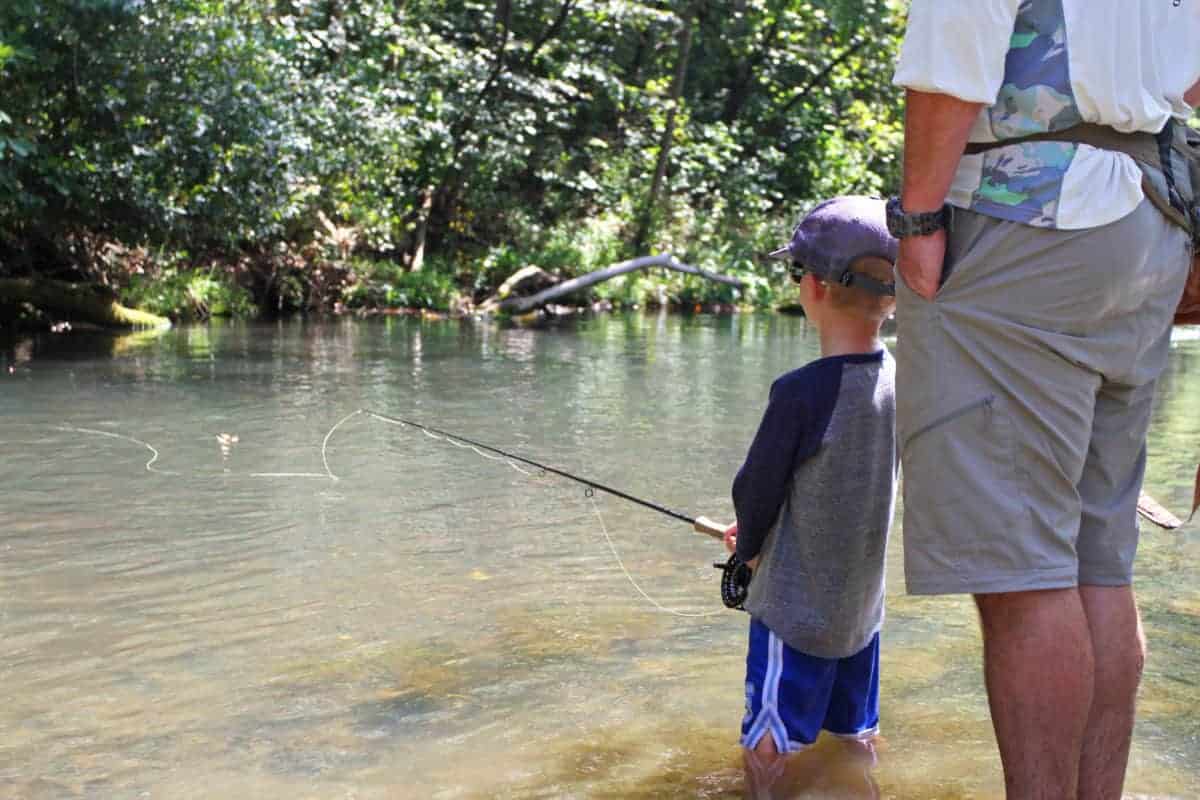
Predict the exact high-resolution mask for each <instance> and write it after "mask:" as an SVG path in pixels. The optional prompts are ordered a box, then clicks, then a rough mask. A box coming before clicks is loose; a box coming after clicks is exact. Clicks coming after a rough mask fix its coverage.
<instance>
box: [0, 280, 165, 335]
mask: <svg viewBox="0 0 1200 800" xmlns="http://www.w3.org/2000/svg"><path fill="white" fill-rule="evenodd" d="M0 302H3V303H29V304H30V305H32V306H35V307H36V308H39V309H43V310H46V311H51V312H54V313H57V314H61V315H63V316H64V317H66V318H67V320H68V321H70V320H72V319H74V320H78V321H82V322H90V323H92V324H95V325H103V326H105V327H108V328H169V327H171V320H169V319H167V318H166V317H160V316H158V315H157V314H150V313H148V312H145V311H138V310H137V309H133V308H126V307H125V306H123V305H121V304H120V303H118V302H117V301H116V300H114V299H113V298H112V297H110V296H108V295H106V294H101V293H97V292H96V290H95V289H94V287H91V286H84V285H80V284H74V283H63V282H61V281H35V280H33V279H31V278H0Z"/></svg>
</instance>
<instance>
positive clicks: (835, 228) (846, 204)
mask: <svg viewBox="0 0 1200 800" xmlns="http://www.w3.org/2000/svg"><path fill="white" fill-rule="evenodd" d="M899 249H900V242H899V241H898V240H897V239H896V238H895V237H893V236H892V235H891V234H890V233H888V229H887V220H886V218H885V216H884V201H883V200H881V199H880V198H878V197H863V196H859V195H848V196H846V197H834V198H833V199H831V200H826V201H824V202H822V203H820V204H819V205H817V207H816V208H814V209H813V210H812V211H810V212H808V214H806V215H805V216H804V219H802V220H800V223H799V224H798V225H796V229H795V230H794V231H792V239H791V241H789V242H788V243H787V244H786V245H784V246H783V247H781V248H779V249H778V250H775V251H772V252H771V253H770V254H769V256H768V257H769V258H777V259H783V260H786V261H790V262H792V264H794V265H795V266H796V267H798V268H800V269H803V270H807V271H809V272H812V273H813V274H814V275H816V276H818V277H820V278H821V280H824V281H830V282H832V283H840V284H841V285H842V286H853V287H855V288H858V289H862V290H863V291H866V292H870V293H872V294H878V295H894V294H895V293H896V286H895V284H894V283H881V282H880V281H877V280H875V279H874V278H872V277H870V276H868V275H864V274H862V273H860V272H854V271H853V270H851V269H850V264H851V263H852V262H854V261H855V260H856V259H859V258H863V257H866V256H876V257H878V258H883V259H886V260H887V261H890V262H891V263H893V264H895V263H896V256H897V254H898V253H899Z"/></svg>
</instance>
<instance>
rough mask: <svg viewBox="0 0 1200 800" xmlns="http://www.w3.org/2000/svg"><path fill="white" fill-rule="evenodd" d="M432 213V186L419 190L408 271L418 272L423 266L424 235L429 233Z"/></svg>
mask: <svg viewBox="0 0 1200 800" xmlns="http://www.w3.org/2000/svg"><path fill="white" fill-rule="evenodd" d="M432 213H433V188H432V187H430V188H427V189H425V190H424V191H422V192H421V216H420V217H419V218H418V219H417V230H416V231H415V232H414V233H413V255H412V261H411V262H410V263H409V265H408V271H409V272H420V271H421V267H423V266H425V237H426V236H427V235H428V234H429V215H430V214H432Z"/></svg>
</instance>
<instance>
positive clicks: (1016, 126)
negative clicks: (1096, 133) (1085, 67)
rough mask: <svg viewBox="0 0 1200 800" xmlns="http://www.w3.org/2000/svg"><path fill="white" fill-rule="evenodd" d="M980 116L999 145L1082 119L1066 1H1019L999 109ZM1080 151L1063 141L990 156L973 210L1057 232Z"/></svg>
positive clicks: (1012, 147) (985, 160) (1008, 149)
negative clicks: (1069, 52) (1070, 58)
mask: <svg viewBox="0 0 1200 800" xmlns="http://www.w3.org/2000/svg"><path fill="white" fill-rule="evenodd" d="M983 114H984V115H986V119H987V121H988V123H989V125H990V127H991V131H992V135H993V136H994V137H995V138H996V139H997V140H998V141H1003V140H1005V139H1013V138H1017V137H1021V136H1028V135H1030V134H1034V133H1045V132H1047V131H1057V130H1062V129H1064V128H1069V127H1071V126H1072V125H1075V124H1077V123H1079V122H1081V121H1082V118H1081V117H1080V115H1079V109H1078V107H1077V106H1076V104H1075V95H1074V92H1073V91H1072V89H1071V73H1070V64H1069V62H1068V57H1067V39H1066V26H1065V24H1064V22H1063V8H1062V0H1022V2H1021V5H1020V8H1019V10H1018V12H1017V19H1016V24H1015V26H1014V29H1013V34H1012V39H1011V41H1010V44H1009V50H1008V55H1007V56H1006V57H1005V61H1004V82H1003V84H1002V85H1001V87H1000V92H999V94H998V95H997V98H996V102H995V104H993V105H992V106H991V107H990V108H987V109H984V111H983ZM1076 149H1077V148H1076V146H1075V145H1073V144H1069V143H1063V142H1030V143H1026V144H1014V145H1010V146H1008V147H1002V148H997V149H995V150H990V151H988V152H987V153H985V154H984V156H983V168H982V173H981V175H980V182H979V187H978V188H977V189H976V191H975V194H974V196H973V198H972V201H971V208H972V209H973V210H975V211H978V212H980V213H983V214H987V215H989V216H993V217H999V218H1001V219H1008V220H1013V221H1015V222H1022V223H1025V224H1027V225H1036V226H1039V227H1054V225H1055V221H1056V218H1057V216H1058V201H1059V195H1060V194H1061V192H1062V183H1063V178H1064V177H1065V176H1066V174H1067V168H1068V167H1070V166H1071V160H1072V159H1073V158H1074V157H1075V151H1076Z"/></svg>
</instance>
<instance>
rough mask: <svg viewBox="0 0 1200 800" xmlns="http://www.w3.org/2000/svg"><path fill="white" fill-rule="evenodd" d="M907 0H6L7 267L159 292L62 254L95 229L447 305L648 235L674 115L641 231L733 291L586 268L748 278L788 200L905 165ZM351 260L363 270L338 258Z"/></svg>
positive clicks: (356, 296) (259, 287)
mask: <svg viewBox="0 0 1200 800" xmlns="http://www.w3.org/2000/svg"><path fill="white" fill-rule="evenodd" d="M693 11H694V14H693V13H692V12H693ZM901 12H902V5H901V4H900V3H899V2H898V0H856V2H854V3H850V2H848V0H817V1H814V0H701V2H698V3H686V4H685V3H664V2H658V1H657V0H653V1H651V2H619V3H618V2H591V0H549V1H548V0H505V1H504V2H491V1H490V0H489V2H484V1H483V0H409V1H408V2H401V3H399V4H397V3H396V2H395V0H362V1H361V2H356V3H330V2H326V1H325V0H276V1H275V2H272V3H241V2H232V0H161V1H160V0H156V1H155V2H145V0H6V2H4V3H0V81H3V85H4V92H3V93H0V274H30V273H41V274H47V275H52V274H54V273H66V274H67V275H68V277H73V278H85V279H92V280H99V281H103V282H107V283H110V284H115V285H117V286H128V287H130V291H131V292H133V293H134V294H136V295H137V296H139V297H145V298H147V300H146V302H148V303H155V302H158V301H157V300H154V299H153V298H154V297H155V296H156V295H155V293H154V292H153V291H151V290H150V289H149V288H148V287H147V286H146V283H147V280H146V279H144V278H140V277H138V274H137V272H136V270H133V269H129V268H125V269H122V268H121V267H120V266H119V265H118V266H114V265H113V264H112V263H110V262H109V261H104V260H102V259H100V260H98V259H96V258H92V257H84V255H86V254H84V255H81V251H80V250H79V248H78V246H77V244H76V243H77V242H78V241H80V239H81V237H86V238H89V240H94V241H98V242H116V243H118V244H120V245H121V246H122V247H124V248H127V249H133V248H146V249H148V251H149V252H177V251H187V252H189V253H192V254H195V256H196V259H197V260H198V261H200V262H202V263H220V264H223V265H225V268H228V269H231V270H233V271H235V272H237V273H238V274H239V276H240V277H239V279H238V282H239V284H241V285H244V286H250V287H253V289H252V291H253V295H254V302H255V303H256V304H258V305H260V306H263V307H270V308H273V309H283V308H309V307H313V306H322V305H330V304H332V303H333V302H335V301H337V300H339V299H341V300H342V301H343V302H346V303H348V304H351V305H375V304H379V305H388V306H390V305H396V304H405V303H411V304H413V305H420V306H423V307H431V308H440V307H445V306H446V305H447V304H448V303H449V298H450V297H451V296H452V295H453V294H454V291H455V290H458V291H462V292H465V293H468V294H472V295H474V296H476V297H479V296H482V295H486V294H488V293H490V292H491V291H493V290H494V289H495V287H496V286H497V285H498V284H499V283H500V282H501V281H503V280H504V279H505V278H506V277H508V275H509V274H511V272H512V271H513V270H515V269H518V268H520V267H522V266H526V265H529V264H536V265H538V266H542V267H543V268H545V269H548V270H551V271H554V272H556V273H559V274H561V275H564V276H569V275H573V274H578V273H580V272H583V271H586V270H589V269H593V268H597V267H600V266H604V265H606V264H609V263H612V262H614V261H618V260H621V259H623V258H628V257H632V256H636V255H645V254H646V253H644V252H637V253H635V252H632V251H631V243H632V242H633V240H634V231H635V228H636V223H637V221H638V219H639V215H640V212H641V210H642V209H643V208H644V206H645V201H646V198H647V197H648V195H649V191H650V184H651V179H652V177H653V175H654V172H655V166H656V164H657V161H658V157H659V151H660V147H661V145H662V136H663V134H664V131H665V130H666V129H667V119H668V117H669V116H670V115H671V113H672V111H673V112H674V121H675V122H674V128H673V135H672V141H671V143H670V150H669V151H668V158H667V169H666V174H665V177H664V182H663V188H662V192H661V194H660V201H659V203H658V204H657V205H656V206H655V208H653V209H652V215H651V223H652V224H651V227H650V230H649V239H648V243H647V246H648V247H649V248H650V249H652V250H670V251H671V252H674V253H675V254H676V255H677V256H678V257H680V258H681V259H682V260H685V261H689V262H690V263H695V264H697V265H700V266H705V267H707V268H710V269H715V270H719V271H723V272H733V273H736V274H738V275H740V276H741V277H743V278H744V279H746V280H748V281H749V282H750V283H751V285H752V288H751V289H750V290H748V291H747V292H744V293H736V292H731V290H729V289H728V288H727V287H722V286H719V285H717V284H707V283H705V282H703V281H700V280H697V279H691V278H687V279H684V278H677V277H676V276H673V275H671V276H667V277H665V278H658V277H656V278H655V279H654V280H648V279H647V278H645V277H634V278H630V279H629V280H626V281H622V282H621V283H620V284H617V285H614V286H612V287H608V288H603V289H601V290H600V291H599V293H600V294H601V295H602V296H603V295H605V294H608V295H611V296H612V297H614V298H616V299H618V300H620V301H621V302H643V301H644V300H645V297H644V295H645V293H646V292H647V291H650V292H652V293H653V294H654V295H655V296H656V297H657V296H658V294H659V292H658V287H659V286H662V287H664V288H665V290H666V291H668V293H669V294H670V295H671V296H672V297H673V298H674V299H675V300H676V301H677V302H680V303H685V304H686V303H690V302H692V301H693V300H695V301H697V302H703V303H708V302H738V303H754V304H759V303H769V302H770V301H771V300H772V299H773V295H774V293H775V292H776V291H777V290H778V289H772V288H771V287H781V286H782V284H781V282H780V277H781V276H780V275H779V274H778V273H777V272H774V271H772V267H770V266H769V265H766V264H764V263H763V262H762V261H761V259H760V258H759V254H761V253H762V252H763V251H764V249H766V248H768V247H770V246H772V245H774V244H776V243H777V241H778V240H779V239H780V238H781V237H783V236H786V233H787V231H788V229H790V226H791V224H792V222H793V221H794V219H795V217H796V215H797V214H798V212H799V210H800V209H802V208H804V207H807V206H808V205H810V204H811V203H812V201H813V200H815V199H817V198H821V197H825V196H828V195H831V194H836V193H848V192H859V193H880V192H883V191H884V190H885V189H886V188H888V187H890V186H892V185H894V183H895V182H896V178H897V170H898V166H897V163H896V152H897V149H898V143H899V136H900V130H901V117H900V111H899V94H898V92H897V91H896V90H895V89H894V88H893V87H892V86H891V84H890V73H891V69H892V63H893V61H894V58H895V54H896V51H897V48H898V43H899V36H900V33H901V21H900V14H901ZM687 26H690V27H691V30H692V33H693V46H692V49H691V58H690V60H689V64H688V69H687V73H686V80H685V82H684V84H683V92H682V95H681V97H680V98H679V101H678V104H674V103H673V101H672V98H671V96H670V87H671V85H672V82H673V74H674V70H675V67H676V63H677V61H678V57H679V52H678V40H679V37H678V34H679V31H680V30H681V29H682V28H684V27H687ZM418 254H420V255H421V257H422V258H424V259H425V262H426V263H425V266H424V268H423V269H422V270H420V271H419V272H414V273H412V277H409V273H408V271H407V270H408V268H410V267H411V266H412V265H413V264H414V263H415V260H416V258H417V257H418ZM297 259H301V260H304V261H306V262H307V264H303V265H300V264H298V263H297ZM354 259H362V260H363V261H369V262H372V264H374V265H375V266H371V267H370V268H369V269H365V270H364V269H356V274H360V276H359V277H358V278H357V280H352V281H351V282H350V284H349V285H348V286H347V287H343V286H342V285H341V284H340V283H337V282H330V281H331V279H330V275H331V274H333V273H339V272H344V270H345V267H346V264H348V263H350V262H351V261H352V260H354ZM355 263H358V262H355ZM383 265H390V266H383ZM160 266H161V265H160ZM168 266H169V265H168ZM384 273H388V274H387V275H384ZM184 274H185V272H184V271H182V270H176V271H175V272H172V271H171V270H170V269H163V270H162V272H161V276H162V277H161V278H159V279H156V280H161V282H162V283H163V287H162V289H161V292H160V293H159V294H161V295H162V297H163V298H164V299H163V300H162V303H163V305H162V306H156V307H159V308H164V309H170V308H175V309H179V308H186V307H188V305H187V303H186V302H184V301H185V300H186V294H187V292H186V290H185V284H186V283H187V281H185V280H184V278H183V277H181V276H183V275H184ZM434 275H436V277H432V276H434ZM221 285H225V284H221ZM384 287H388V288H384ZM213 291H215V290H213ZM202 294H203V292H202ZM168 296H170V297H173V298H174V299H173V300H168V299H166V298H167V297H168ZM206 302H207V301H206Z"/></svg>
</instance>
